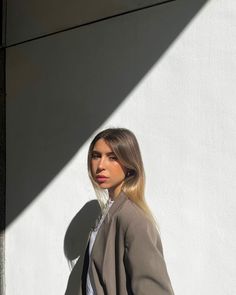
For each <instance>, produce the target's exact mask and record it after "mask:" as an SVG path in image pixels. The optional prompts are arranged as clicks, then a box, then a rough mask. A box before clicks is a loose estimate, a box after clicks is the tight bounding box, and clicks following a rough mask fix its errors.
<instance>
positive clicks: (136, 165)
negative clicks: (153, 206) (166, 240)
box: [87, 128, 159, 231]
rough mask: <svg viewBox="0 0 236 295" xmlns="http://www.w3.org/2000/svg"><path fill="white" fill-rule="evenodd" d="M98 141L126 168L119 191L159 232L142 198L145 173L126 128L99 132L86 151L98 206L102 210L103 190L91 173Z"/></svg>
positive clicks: (137, 151)
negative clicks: (103, 142) (92, 160)
mask: <svg viewBox="0 0 236 295" xmlns="http://www.w3.org/2000/svg"><path fill="white" fill-rule="evenodd" d="M99 139H104V140H105V142H106V143H107V144H108V145H109V146H110V148H111V149H112V151H113V152H114V154H115V155H116V157H117V159H118V161H119V162H120V163H121V164H122V165H123V166H124V167H126V168H127V170H128V173H127V175H126V177H125V180H124V183H123V185H122V188H121V190H122V191H123V192H124V193H125V194H126V195H127V197H128V198H129V199H130V200H131V201H133V202H134V203H135V204H136V205H137V206H138V207H139V208H141V209H142V211H143V212H144V213H145V214H146V216H147V217H148V218H149V219H150V220H151V221H152V222H153V224H154V225H155V226H156V227H157V229H158V231H159V225H158V223H157V221H156V219H155V218H154V216H153V214H152V212H151V210H150V208H149V206H148V204H147V202H146V200H145V196H144V190H145V172H144V167H143V161H142V157H141V152H140V148H139V144H138V141H137V139H136V137H135V135H134V134H133V132H131V131H130V130H128V129H126V128H108V129H105V130H103V131H101V132H99V133H98V134H97V135H96V136H95V137H94V139H93V140H92V142H91V144H90V146H89V150H88V159H87V165H88V174H89V178H90V180H91V182H92V185H93V187H94V189H95V192H96V195H97V198H98V201H99V204H100V206H101V208H102V209H103V208H104V206H105V203H106V194H104V189H100V188H99V186H98V184H97V183H96V181H95V180H94V179H93V176H92V172H91V157H92V151H93V148H94V145H95V143H96V142H97V141H98V140H99Z"/></svg>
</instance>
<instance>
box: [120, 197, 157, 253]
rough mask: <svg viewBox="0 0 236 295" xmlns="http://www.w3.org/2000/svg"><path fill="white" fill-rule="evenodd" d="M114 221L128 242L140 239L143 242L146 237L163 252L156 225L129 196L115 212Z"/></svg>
mask: <svg viewBox="0 0 236 295" xmlns="http://www.w3.org/2000/svg"><path fill="white" fill-rule="evenodd" d="M116 221H117V223H118V224H119V228H120V229H121V230H122V232H123V233H124V238H125V240H126V242H127V243H128V244H129V243H130V242H131V241H134V240H136V239H140V240H142V241H143V243H145V241H147V238H148V239H149V240H150V239H151V240H152V242H153V243H154V244H156V245H157V246H158V248H159V249H160V250H161V252H163V248H162V242H161V238H160V235H159V232H158V230H157V228H156V225H154V223H153V222H152V221H151V220H150V219H149V218H148V217H147V216H146V214H145V213H144V211H143V210H142V209H141V208H140V207H139V206H138V205H137V204H136V203H134V202H133V201H131V200H130V199H129V198H127V199H126V201H125V202H124V203H123V206H122V207H121V208H120V210H119V211H118V212H117V214H116Z"/></svg>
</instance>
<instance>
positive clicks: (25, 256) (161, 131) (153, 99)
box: [6, 0, 236, 295]
mask: <svg viewBox="0 0 236 295" xmlns="http://www.w3.org/2000/svg"><path fill="white" fill-rule="evenodd" d="M153 13H154V14H155V13H156V9H153ZM170 21H171V20H170ZM95 25H96V24H95ZM235 77H236V2H235V1H233V0H224V1H223V0H214V1H213V0H212V1H209V2H208V3H207V4H206V5H205V6H204V7H203V9H202V10H201V11H200V12H199V13H198V14H197V15H196V16H195V18H194V19H193V20H192V21H191V22H190V23H189V25H188V26H187V27H186V29H185V30H184V31H183V32H182V33H181V35H180V36H179V37H178V38H177V40H175V42H174V43H173V44H172V45H171V46H170V48H169V49H168V50H167V51H166V52H165V53H164V55H163V56H162V58H161V59H159V60H158V61H157V62H156V64H154V65H153V67H152V68H151V69H150V71H149V72H148V73H147V74H146V75H145V77H144V78H143V79H142V80H141V81H140V83H139V84H138V85H136V87H135V88H134V89H133V90H132V92H130V93H129V94H128V95H127V97H126V99H125V100H124V101H123V102H122V103H121V104H120V105H119V107H118V108H116V109H115V111H114V112H113V113H112V114H111V115H110V117H109V118H108V119H107V120H106V121H105V122H104V123H103V124H102V125H101V126H99V128H98V129H97V130H95V131H94V134H95V133H96V132H97V131H98V130H101V129H103V128H106V127H111V126H124V127H127V128H130V129H131V130H133V131H134V133H135V134H136V135H137V138H138V140H139V142H140V146H141V150H142V155H143V159H144V164H145V168H146V175H147V189H146V196H147V200H148V202H149V204H150V206H151V208H152V209H153V211H154V213H155V215H156V216H157V219H158V220H159V224H160V227H161V233H162V241H163V247H164V254H165V259H166V263H167V267H168V270H169V275H170V277H171V281H172V284H173V288H174V290H175V293H176V295H189V294H191V295H199V294H201V295H209V294H214V295H223V294H224V295H233V294H236V280H235V277H236V265H235V261H236V234H235V225H236V200H235V189H236V181H235V177H236V119H235V118H236V100H235V93H236V83H235ZM8 128H10V126H9V125H8ZM91 137H92V135H91ZM91 137H90V138H89V139H88V140H87V141H86V142H85V143H84V145H83V146H82V147H81V148H80V149H79V150H78V152H77V153H76V154H75V156H74V157H73V158H72V159H71V160H70V161H69V162H68V163H67V165H66V166H65V167H64V168H63V169H62V170H61V171H60V173H58V175H57V176H56V177H55V178H54V179H53V180H52V181H51V182H50V183H49V184H48V186H47V187H45V189H44V190H42V191H41V192H40V194H39V195H38V196H37V198H36V199H35V200H34V201H33V202H32V203H31V204H30V205H29V206H28V207H27V208H26V209H25V210H24V211H23V212H22V214H21V215H19V216H18V218H16V219H15V220H14V222H12V223H11V224H10V225H9V227H8V228H7V231H6V294H7V295H21V294H22V295H23V294H24V295H28V294H34V295H41V294H50V295H53V294H57V295H59V294H64V292H65V288H66V285H67V281H68V277H69V271H70V270H69V267H68V264H67V261H66V259H65V257H64V254H63V240H64V236H65V232H66V230H67V227H68V225H69V224H70V222H71V220H72V218H73V217H74V216H75V215H76V213H77V212H78V211H79V210H80V208H82V206H83V205H84V204H85V203H86V202H87V201H88V200H91V199H93V198H94V193H93V191H92V188H91V186H90V183H89V181H88V178H87V174H86V153H87V148H88V144H89V141H90V139H91ZM8 175H9V174H8ZM7 186H8V188H9V187H10V186H11V178H10V175H9V176H8V179H7Z"/></svg>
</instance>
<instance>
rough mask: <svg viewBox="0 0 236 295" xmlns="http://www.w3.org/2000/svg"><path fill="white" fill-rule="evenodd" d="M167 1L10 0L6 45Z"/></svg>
mask: <svg viewBox="0 0 236 295" xmlns="http://www.w3.org/2000/svg"><path fill="white" fill-rule="evenodd" d="M161 2H165V0H100V1H97V0H67V1H65V0H41V1H37V0H20V1H19V0H7V37H6V39H7V45H11V44H15V43H19V42H22V41H25V40H29V39H32V38H36V37H39V36H43V35H45V34H50V33H53V32H56V31H60V30H64V29H68V28H71V27H74V26H78V25H81V24H85V23H89V22H92V21H95V20H99V19H102V18H106V17H109V16H114V15H117V14H121V13H125V12H128V11H132V10H135V9H139V8H142V7H146V6H149V5H153V4H157V3H161Z"/></svg>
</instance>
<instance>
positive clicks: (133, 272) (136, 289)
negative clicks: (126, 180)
mask: <svg viewBox="0 0 236 295" xmlns="http://www.w3.org/2000/svg"><path fill="white" fill-rule="evenodd" d="M87 271H89V274H90V279H91V284H92V286H93V289H94V290H95V292H96V293H95V294H97V295H105V294H106V295H131V294H133V295H173V294H174V291H173V289H172V286H171V282H170V278H169V275H168V272H167V268H166V264H165V261H164V256H163V249H162V243H161V239H160V236H159V233H158V231H157V229H156V228H155V226H154V225H153V224H152V223H151V222H150V221H149V219H148V218H147V217H146V216H145V214H144V213H143V211H142V210H141V209H140V208H139V207H138V206H137V205H136V204H135V203H133V202H132V201H131V200H130V199H128V197H127V196H126V195H125V193H124V192H121V193H120V194H119V196H118V198H117V199H115V201H114V203H113V204H112V206H111V208H110V210H109V212H108V214H107V215H106V217H105V219H104V221H103V223H102V225H101V227H100V229H99V231H98V233H97V236H96V239H95V242H94V245H93V249H92V253H91V265H90V267H89V255H88V245H87V249H86V253H85V258H84V264H83V273H82V277H81V289H80V294H81V295H86V288H85V286H86V274H87Z"/></svg>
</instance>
